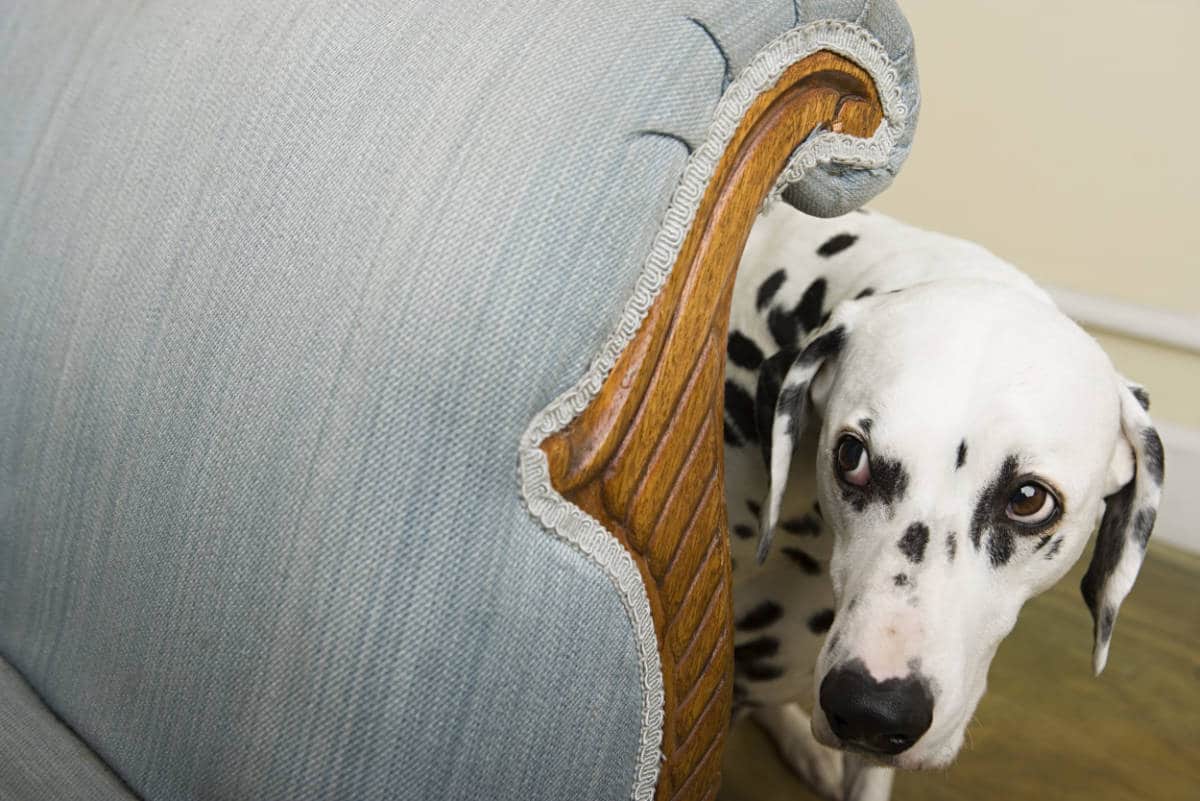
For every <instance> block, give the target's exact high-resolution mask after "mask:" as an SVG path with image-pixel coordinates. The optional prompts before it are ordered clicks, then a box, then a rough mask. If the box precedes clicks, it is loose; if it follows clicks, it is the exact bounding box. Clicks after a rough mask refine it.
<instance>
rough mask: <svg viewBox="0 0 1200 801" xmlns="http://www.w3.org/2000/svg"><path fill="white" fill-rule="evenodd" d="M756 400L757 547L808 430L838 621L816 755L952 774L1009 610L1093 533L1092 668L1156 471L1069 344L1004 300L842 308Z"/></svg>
mask: <svg viewBox="0 0 1200 801" xmlns="http://www.w3.org/2000/svg"><path fill="white" fill-rule="evenodd" d="M772 370H775V375H774V376H772V375H771V371H772ZM759 388H760V394H761V395H763V397H764V398H770V397H771V395H772V394H774V397H775V398H776V400H775V402H774V404H773V409H774V413H773V417H772V420H771V437H770V442H771V452H770V454H769V456H768V461H769V463H770V465H771V479H772V490H771V496H770V497H769V498H768V514H767V521H766V526H767V528H766V529H765V530H766V531H768V532H769V530H770V526H771V525H773V523H774V518H773V516H774V515H775V514H777V511H778V508H779V500H780V496H781V494H782V492H783V487H784V486H786V479H787V471H788V463H789V462H790V458H791V452H792V447H793V446H794V444H795V443H796V441H797V440H798V438H799V435H800V430H801V428H802V425H803V423H804V422H805V419H806V418H807V419H809V422H810V425H812V426H814V427H815V426H816V425H817V424H818V422H819V424H820V428H819V434H818V446H817V463H816V465H815V468H816V475H817V487H818V497H819V502H820V508H821V510H822V514H823V515H824V517H825V520H826V521H827V523H828V525H829V527H830V528H831V529H832V531H833V532H834V536H835V545H834V552H833V558H832V563H831V567H830V574H831V577H832V579H833V585H834V591H835V596H836V598H837V604H838V608H837V610H836V615H835V618H834V620H835V623H834V626H833V628H832V629H831V631H830V634H829V636H828V637H827V639H826V642H825V645H824V647H823V649H822V652H821V655H820V658H819V660H818V663H817V668H816V670H817V675H816V686H817V687H818V697H817V699H816V700H817V703H816V704H815V706H814V714H813V730H814V734H815V735H816V737H817V738H818V739H819V740H820V741H821V742H823V743H826V744H827V745H831V746H836V747H842V748H849V749H852V750H858V751H862V752H865V753H868V754H870V755H872V756H874V757H875V758H877V759H879V760H881V761H884V762H886V763H888V764H893V765H896V766H898V767H904V768H917V767H939V766H944V765H946V764H948V763H949V762H951V761H952V760H953V759H954V757H955V755H956V754H957V753H958V750H959V748H960V746H961V745H962V742H963V737H964V732H965V729H966V726H967V724H968V723H969V722H970V719H971V717H972V714H973V712H974V710H975V707H976V705H977V704H978V702H979V699H980V697H981V696H982V695H983V692H984V688H985V685H986V680H987V671H988V667H989V665H990V663H991V660H992V657H993V655H994V654H995V652H996V649H997V647H998V645H999V644H1000V641H1001V640H1002V639H1003V638H1004V637H1005V636H1006V635H1007V634H1008V632H1009V631H1011V630H1012V627H1013V625H1014V623H1015V622H1016V618H1017V614H1018V612H1019V611H1020V609H1021V606H1022V605H1023V604H1024V603H1025V601H1026V600H1027V599H1029V598H1030V597H1031V596H1033V595H1035V594H1037V593H1039V592H1041V591H1042V590H1045V589H1046V588H1047V587H1049V586H1050V585H1051V584H1053V583H1054V582H1055V581H1057V580H1058V579H1059V578H1061V577H1062V576H1063V574H1064V573H1066V572H1067V570H1068V569H1069V568H1070V567H1071V565H1072V564H1073V563H1074V562H1075V560H1076V559H1077V558H1078V557H1079V556H1080V554H1081V553H1082V552H1083V550H1084V547H1085V545H1086V543H1087V541H1088V539H1089V538H1090V536H1091V534H1092V533H1093V532H1094V531H1096V530H1097V528H1100V529H1101V534H1100V537H1099V538H1098V540H1097V542H1098V544H1097V548H1096V557H1095V559H1094V561H1093V564H1092V570H1091V571H1089V577H1088V579H1087V580H1085V586H1084V593H1085V597H1086V598H1087V599H1088V602H1089V605H1090V606H1091V607H1092V611H1093V614H1094V615H1095V617H1096V631H1095V636H1096V658H1095V668H1096V670H1097V672H1098V671H1099V669H1100V668H1102V667H1103V662H1104V658H1105V655H1106V654H1107V647H1108V641H1109V637H1110V635H1111V630H1112V623H1113V620H1114V618H1115V615H1116V609H1117V606H1118V604H1119V603H1120V601H1121V599H1122V598H1123V597H1124V595H1125V594H1126V593H1127V592H1128V590H1129V588H1130V586H1131V585H1132V583H1133V578H1134V576H1135V575H1136V572H1137V568H1138V567H1139V565H1140V562H1141V555H1142V552H1143V550H1144V548H1145V543H1146V538H1147V537H1148V536H1149V531H1150V527H1151V526H1152V525H1153V516H1154V509H1155V508H1156V506H1157V499H1158V487H1159V484H1160V483H1161V478H1162V450H1161V445H1160V444H1159V442H1158V437H1157V435H1156V434H1155V433H1154V430H1153V428H1152V427H1151V426H1150V423H1149V419H1148V418H1147V417H1146V414H1145V411H1144V409H1143V408H1142V407H1141V405H1139V402H1138V400H1137V398H1136V397H1135V395H1134V394H1133V393H1132V392H1131V390H1130V389H1129V388H1128V387H1127V386H1126V385H1125V382H1124V381H1123V380H1122V379H1121V378H1120V377H1119V376H1118V375H1117V374H1116V373H1115V372H1114V370H1113V368H1112V365H1111V363H1110V362H1109V360H1108V358H1107V357H1106V356H1105V354H1104V353H1103V352H1102V351H1101V349H1100V348H1099V346H1098V345H1097V344H1096V343H1095V341H1094V340H1092V339H1091V338H1090V337H1089V336H1087V335H1086V334H1085V333H1084V332H1083V331H1081V330H1080V329H1079V328H1078V327H1077V326H1075V324H1074V323H1072V322H1071V321H1070V320H1068V319H1067V318H1066V317H1065V316H1063V315H1062V314H1061V313H1060V312H1058V311H1057V310H1056V309H1054V308H1053V307H1052V306H1051V305H1050V304H1048V303H1045V302H1042V301H1041V300H1039V299H1037V298H1035V297H1032V296H1030V295H1028V294H1026V293H1023V292H1018V291H1015V290H1009V289H1005V288H1002V287H1000V286H995V285H987V284H982V283H979V282H963V283H961V284H953V283H946V282H942V283H939V284H932V285H927V286H923V287H922V286H918V287H914V288H911V289H907V290H904V291H903V292H900V293H896V294H891V295H883V296H880V297H876V298H870V299H867V300H865V301H860V302H854V303H846V304H843V305H842V306H841V307H839V308H838V309H837V310H835V312H834V314H833V317H832V319H831V320H830V321H829V322H828V323H827V324H826V325H825V326H824V327H823V328H822V329H821V330H820V331H818V332H815V336H814V338H813V339H812V340H811V341H810V343H809V345H808V346H807V347H806V348H805V350H804V351H803V352H801V353H799V354H783V355H781V356H780V357H777V359H776V361H775V363H774V364H773V365H768V366H767V367H766V368H764V372H763V374H762V377H761V378H760V385H759ZM773 390H775V391H774V393H773V392H772V391H773ZM764 441H766V440H765V439H764ZM1102 521H1103V522H1102ZM765 544H766V543H764V545H765Z"/></svg>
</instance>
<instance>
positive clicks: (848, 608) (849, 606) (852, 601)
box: [846, 595, 858, 612]
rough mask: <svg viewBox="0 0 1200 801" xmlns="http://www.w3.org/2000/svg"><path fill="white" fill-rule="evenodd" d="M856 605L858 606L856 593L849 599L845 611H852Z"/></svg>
mask: <svg viewBox="0 0 1200 801" xmlns="http://www.w3.org/2000/svg"><path fill="white" fill-rule="evenodd" d="M856 606H858V596H857V595H855V596H854V597H853V598H851V599H850V603H849V604H847V605H846V611H847V612H853V611H854V607H856Z"/></svg>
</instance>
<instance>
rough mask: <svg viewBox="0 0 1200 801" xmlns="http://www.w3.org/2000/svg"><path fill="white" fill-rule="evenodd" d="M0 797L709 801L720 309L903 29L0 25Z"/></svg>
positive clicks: (219, 16)
mask: <svg viewBox="0 0 1200 801" xmlns="http://www.w3.org/2000/svg"><path fill="white" fill-rule="evenodd" d="M0 76H2V77H0V107H2V108H3V109H4V112H3V114H0V153H2V154H3V155H2V159H0V220H2V226H3V228H2V239H0V799H20V801H50V800H51V799H53V800H54V801H70V800H71V799H80V800H81V801H82V800H83V799H87V801H98V800H101V799H135V798H136V799H145V800H146V801H175V800H176V799H242V798H255V799H288V800H289V801H302V800H303V799H353V801H371V800H373V799H397V798H399V799H443V798H444V799H467V798H470V799H564V798H572V799H585V798H586V799H626V798H634V799H642V800H645V799H650V798H652V797H656V798H663V799H667V798H689V799H691V798H695V799H700V798H712V797H714V795H715V793H716V791H717V787H718V784H719V777H720V758H721V752H722V745H723V742H724V736H725V730H726V728H727V726H728V718H729V710H730V698H731V691H732V688H731V670H732V667H731V649H732V645H731V633H730V626H731V623H730V614H731V613H730V603H729V586H728V585H729V578H728V576H729V556H728V544H727V541H726V532H725V514H724V505H723V504H724V500H723V491H722V475H721V459H720V458H719V454H720V448H721V434H722V432H721V428H722V426H721V409H722V402H723V401H722V386H723V384H722V381H723V379H722V376H721V370H722V366H723V363H724V358H723V351H724V340H725V325H726V318H727V315H728V298H729V290H730V288H731V286H732V276H733V274H734V271H735V270H736V264H737V258H738V255H739V254H740V250H741V247H742V245H743V244H744V241H745V237H746V234H747V232H748V230H749V226H750V224H751V223H752V221H753V219H754V216H755V214H756V213H757V212H758V210H759V209H760V208H761V207H762V205H763V204H764V203H770V202H790V203H792V204H794V205H796V206H797V207H799V208H801V209H802V210H804V211H807V212H809V213H812V214H817V215H823V216H830V215H836V214H841V213H845V212H847V211H850V210H852V209H854V208H855V207H857V206H859V205H861V204H862V203H864V202H866V201H867V200H869V199H870V198H871V197H873V196H874V195H875V194H876V193H877V192H879V191H880V190H881V189H883V188H884V187H885V186H887V184H888V183H889V182H890V181H891V180H892V178H893V176H894V175H895V174H896V171H897V170H898V169H899V167H900V165H901V164H902V162H903V160H904V158H905V155H906V154H907V152H908V150H909V147H910V144H911V140H912V135H913V130H914V126H915V122H916V116H917V109H918V93H917V75H916V67H915V62H914V58H913V46H912V37H911V34H910V32H909V29H908V27H907V25H906V23H905V22H904V19H903V17H902V15H901V14H900V12H899V11H898V9H897V8H896V7H895V5H894V4H893V2H892V0H825V1H823V2H808V1H807V0H804V1H803V2H802V1H801V0H796V2H791V0H787V1H786V2H785V1H781V0H763V1H762V2H754V3H743V2H721V1H720V0H678V1H673V2H666V3H653V4H648V3H638V2H633V1H632V0H612V1H611V2H605V3H587V4H584V3H578V4H577V3H562V2H544V1H542V0H513V1H512V2H495V3H479V4H477V3H472V4H467V3H462V4H455V3H431V2H426V0H411V1H410V2H400V1H398V0H397V1H395V2H349V1H348V0H310V1H309V2H301V1H300V0H206V1H205V2H203V3H200V2H188V1H187V0H141V2H133V1H132V0H107V1H106V2H100V1H99V0H70V2H67V0H0Z"/></svg>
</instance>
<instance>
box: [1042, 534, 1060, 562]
mask: <svg viewBox="0 0 1200 801" xmlns="http://www.w3.org/2000/svg"><path fill="white" fill-rule="evenodd" d="M1062 544H1063V538H1062V537H1058V538H1056V539H1055V540H1053V541H1052V542H1051V543H1050V547H1049V548H1047V549H1046V555H1045V557H1044V558H1046V559H1053V558H1054V557H1056V556H1058V551H1059V549H1060V548H1062Z"/></svg>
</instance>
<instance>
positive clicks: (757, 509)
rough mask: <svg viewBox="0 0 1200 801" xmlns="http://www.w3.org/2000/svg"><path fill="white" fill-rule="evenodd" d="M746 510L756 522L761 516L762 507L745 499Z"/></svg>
mask: <svg viewBox="0 0 1200 801" xmlns="http://www.w3.org/2000/svg"><path fill="white" fill-rule="evenodd" d="M746 508H747V509H749V510H750V514H752V515H754V519H755V520H758V519H759V518H760V516H761V515H762V507H761V506H759V505H758V504H757V503H755V502H754V501H752V500H750V499H749V498H747V499H746Z"/></svg>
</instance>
